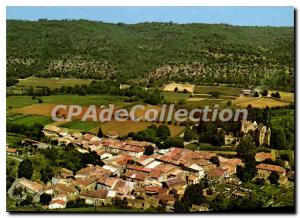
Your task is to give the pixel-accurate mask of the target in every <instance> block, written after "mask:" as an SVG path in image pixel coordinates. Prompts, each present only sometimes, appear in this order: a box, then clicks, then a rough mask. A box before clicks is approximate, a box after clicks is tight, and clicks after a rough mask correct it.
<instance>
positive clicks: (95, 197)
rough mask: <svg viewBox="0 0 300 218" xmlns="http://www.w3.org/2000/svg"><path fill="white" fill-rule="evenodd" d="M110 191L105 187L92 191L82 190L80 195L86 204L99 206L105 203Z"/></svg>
mask: <svg viewBox="0 0 300 218" xmlns="http://www.w3.org/2000/svg"><path fill="white" fill-rule="evenodd" d="M107 194H108V191H107V190H105V189H97V190H91V191H82V192H80V195H79V197H80V198H83V199H85V203H86V204H90V205H94V206H99V205H101V204H103V203H104V201H105V199H106V197H107Z"/></svg>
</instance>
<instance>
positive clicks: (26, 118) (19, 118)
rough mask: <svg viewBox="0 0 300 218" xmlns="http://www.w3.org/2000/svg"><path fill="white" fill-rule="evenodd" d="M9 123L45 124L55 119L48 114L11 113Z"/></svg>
mask: <svg viewBox="0 0 300 218" xmlns="http://www.w3.org/2000/svg"><path fill="white" fill-rule="evenodd" d="M6 119H7V123H13V124H21V125H26V126H32V125H33V124H36V123H40V124H43V125H46V124H49V123H52V122H53V120H52V119H51V117H48V116H39V115H24V114H23V115H19V114H16V115H9V116H7V118H6Z"/></svg>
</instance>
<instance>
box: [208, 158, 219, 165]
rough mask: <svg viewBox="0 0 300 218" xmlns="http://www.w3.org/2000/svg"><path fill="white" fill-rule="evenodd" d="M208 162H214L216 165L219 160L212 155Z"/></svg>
mask: <svg viewBox="0 0 300 218" xmlns="http://www.w3.org/2000/svg"><path fill="white" fill-rule="evenodd" d="M209 161H210V162H212V163H213V164H216V165H217V166H219V165H220V160H219V158H218V156H213V157H211V158H210V159H209Z"/></svg>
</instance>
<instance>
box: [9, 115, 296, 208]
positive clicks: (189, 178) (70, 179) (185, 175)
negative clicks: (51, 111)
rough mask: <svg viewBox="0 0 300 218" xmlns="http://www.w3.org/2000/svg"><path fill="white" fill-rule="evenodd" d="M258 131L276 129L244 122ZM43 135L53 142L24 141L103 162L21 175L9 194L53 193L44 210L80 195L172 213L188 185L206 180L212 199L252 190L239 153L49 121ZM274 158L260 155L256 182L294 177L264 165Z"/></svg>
mask: <svg viewBox="0 0 300 218" xmlns="http://www.w3.org/2000/svg"><path fill="white" fill-rule="evenodd" d="M256 129H258V130H259V132H260V134H259V135H258V137H259V143H260V144H269V143H270V132H271V130H270V129H267V128H266V126H262V125H258V124H257V123H256V122H250V121H243V123H242V127H241V132H243V133H245V134H247V133H248V132H249V131H252V130H256ZM43 134H44V136H45V137H46V138H47V139H48V141H49V143H44V142H39V141H34V140H30V139H25V140H23V141H22V144H24V145H26V146H36V147H37V149H47V148H51V147H53V146H66V147H68V146H74V147H75V148H76V149H77V150H78V151H79V152H81V153H89V152H95V153H96V154H97V155H98V156H99V157H100V159H101V161H102V162H103V164H101V166H100V165H92V164H88V165H87V166H86V167H84V168H82V169H80V170H79V171H77V172H73V171H72V170H70V169H67V168H61V169H60V172H59V173H58V174H56V175H55V176H53V177H52V179H51V180H50V181H48V182H47V183H46V184H43V183H41V182H36V181H31V180H28V179H26V178H17V179H16V180H15V181H14V183H13V184H12V186H11V187H10V189H9V190H8V196H9V198H11V199H14V200H16V201H20V200H21V199H26V198H27V196H28V195H30V196H31V197H32V198H31V199H32V203H39V202H40V197H41V196H42V195H43V194H44V195H45V194H47V195H48V196H51V201H50V202H49V203H48V205H43V208H44V209H49V210H57V209H64V208H66V207H67V203H68V202H74V201H76V200H78V199H81V200H84V203H85V204H86V205H90V206H94V207H102V206H107V205H112V204H114V202H116V199H118V200H119V201H121V202H122V201H123V202H126V206H127V207H129V208H137V209H141V210H147V209H149V208H157V207H158V206H163V207H164V210H165V211H167V212H168V211H169V212H172V211H174V203H175V201H176V200H179V199H181V198H182V197H183V196H184V194H185V191H186V189H187V187H189V186H191V185H195V184H199V183H201V182H203V181H205V182H206V183H207V184H208V185H207V186H206V187H205V188H204V189H202V193H199V194H200V195H201V196H205V197H208V198H209V197H210V196H215V195H218V194H222V195H224V196H226V197H227V198H246V197H248V196H249V195H250V194H251V191H252V190H251V189H246V188H243V187H242V186H241V184H242V181H240V180H239V178H238V177H237V175H236V173H237V167H238V166H244V164H245V163H243V161H242V159H240V158H237V157H233V158H228V157H223V156H222V155H217V154H216V153H214V152H212V151H202V150H190V149H187V148H177V147H171V148H168V149H158V148H157V147H156V145H155V144H153V143H150V142H146V141H134V140H131V139H125V140H120V139H118V134H117V133H108V134H106V136H104V137H102V138H100V137H97V136H96V135H93V134H90V133H86V134H82V133H80V132H72V133H69V131H68V129H66V128H60V127H57V126H52V125H46V126H45V127H44V128H43ZM54 141H55V143H53V142H54ZM233 142H234V143H235V144H238V143H239V139H238V138H236V137H233V136H231V135H226V137H225V142H224V143H225V144H232V143H233ZM149 151H150V152H149ZM17 152H18V150H17V149H14V148H7V155H10V156H17ZM272 158H273V157H272V155H271V154H270V153H265V152H258V153H256V155H255V161H256V162H257V163H258V164H257V165H256V169H257V173H256V176H255V178H254V179H253V181H254V180H255V179H265V180H266V181H267V180H268V178H269V176H270V174H271V173H272V172H276V173H277V174H278V175H279V179H278V184H279V185H285V184H286V183H287V181H288V175H290V174H291V173H293V172H288V171H287V169H286V168H284V167H281V166H277V165H273V164H267V163H262V162H264V161H265V160H267V159H272ZM74 161H76V160H74ZM217 187H222V188H217ZM16 190H18V191H16ZM20 190H21V191H20ZM210 210H211V208H210V207H209V205H207V204H200V205H196V204H193V205H192V207H191V211H210Z"/></svg>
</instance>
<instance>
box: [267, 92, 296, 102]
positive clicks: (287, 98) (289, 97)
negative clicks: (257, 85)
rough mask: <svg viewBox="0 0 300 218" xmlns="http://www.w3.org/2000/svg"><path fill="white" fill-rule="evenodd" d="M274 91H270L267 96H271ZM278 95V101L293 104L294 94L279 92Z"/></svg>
mask: <svg viewBox="0 0 300 218" xmlns="http://www.w3.org/2000/svg"><path fill="white" fill-rule="evenodd" d="M275 92H276V91H274V90H270V91H269V94H270V95H271V94H272V93H275ZM279 94H280V97H281V98H280V100H282V101H287V102H294V98H295V95H294V93H292V92H281V91H279Z"/></svg>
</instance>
